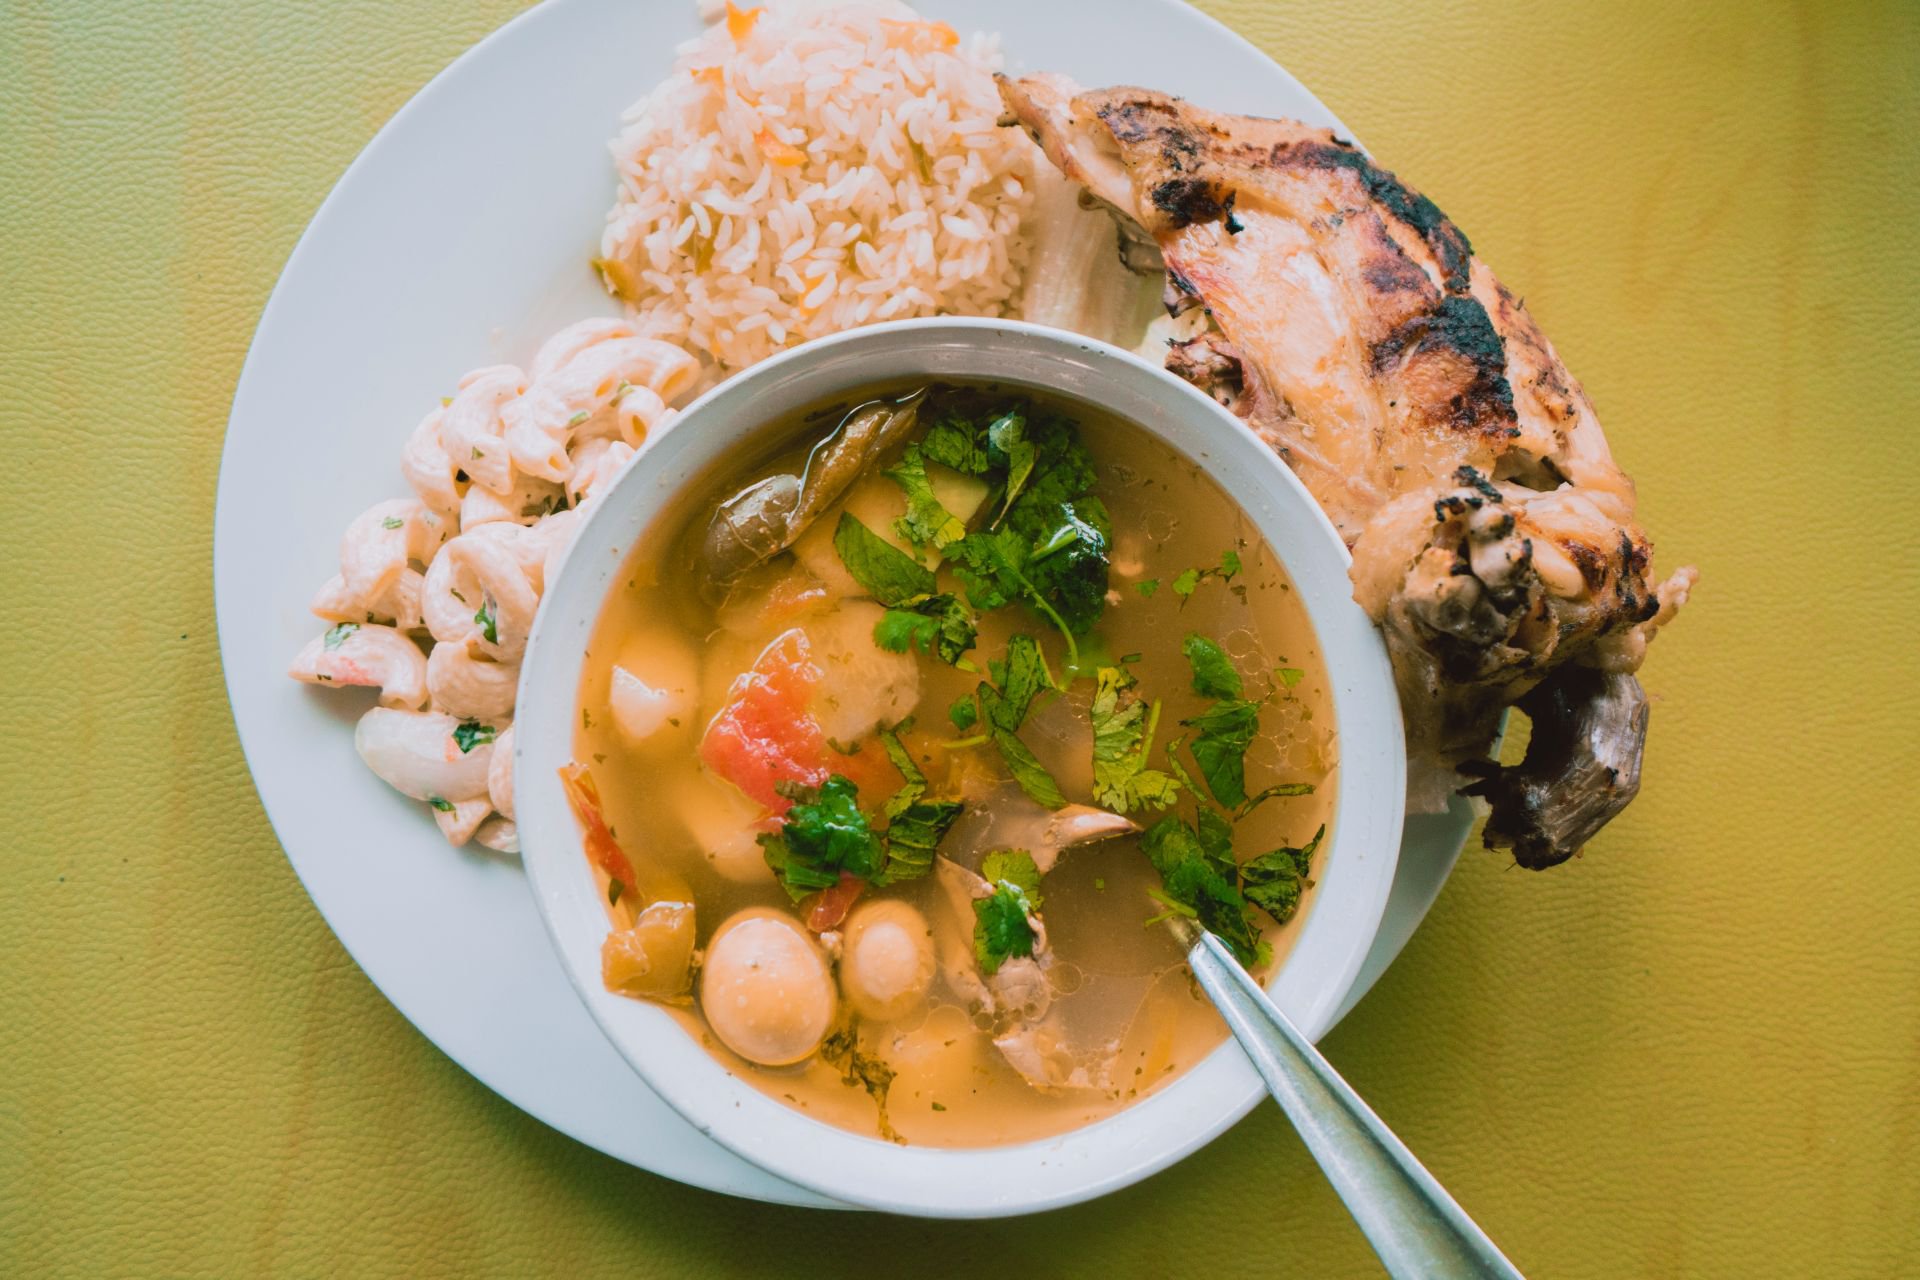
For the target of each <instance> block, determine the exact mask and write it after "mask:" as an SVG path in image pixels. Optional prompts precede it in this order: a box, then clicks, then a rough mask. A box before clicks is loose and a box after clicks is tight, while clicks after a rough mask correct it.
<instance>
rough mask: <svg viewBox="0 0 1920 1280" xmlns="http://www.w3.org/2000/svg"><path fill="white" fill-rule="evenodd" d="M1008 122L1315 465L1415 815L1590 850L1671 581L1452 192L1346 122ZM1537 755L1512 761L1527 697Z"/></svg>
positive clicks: (1247, 411) (1008, 85)
mask: <svg viewBox="0 0 1920 1280" xmlns="http://www.w3.org/2000/svg"><path fill="white" fill-rule="evenodd" d="M1000 87H1001V95H1002V97H1003V98H1004V99H1005V101H1006V105H1007V108H1008V115H1007V117H1006V119H1005V120H1004V121H1003V123H1008V124H1014V123H1017V124H1018V125H1020V126H1021V127H1023V128H1025V129H1026V130H1027V132H1028V133H1029V134H1031V135H1032V136H1033V138H1034V140H1035V141H1036V142H1038V143H1039V144H1040V146H1041V147H1042V149H1043V150H1044V151H1045V152H1046V154H1047V156H1048V158H1049V159H1050V160H1052V162H1053V163H1054V164H1055V165H1056V166H1057V167H1058V168H1059V169H1060V170H1061V171H1062V172H1063V173H1064V174H1066V176H1067V177H1069V178H1071V179H1074V180H1075V181H1077V182H1079V183H1081V184H1082V185H1083V186H1084V187H1085V188H1086V190H1087V192H1088V193H1089V194H1090V196H1091V197H1092V198H1093V199H1096V200H1099V201H1102V202H1104V203H1106V204H1107V205H1108V206H1110V207H1111V209H1112V210H1113V212H1114V213H1115V215H1116V217H1117V218H1118V219H1119V220H1120V222H1121V224H1122V236H1121V243H1122V257H1123V260H1125V261H1126V262H1127V263H1128V265H1130V266H1133V267H1135V268H1136V269H1152V270H1164V272H1165V278H1166V301H1167V309H1168V312H1169V314H1170V315H1172V316H1175V317H1180V318H1182V321H1183V325H1184V327H1183V328H1182V329H1181V331H1180V332H1179V333H1178V335H1177V336H1175V337H1172V338H1169V339H1168V350H1167V355H1166V364H1167V367H1168V368H1169V369H1170V370H1172V371H1173V372H1175V373H1176V374H1178V375H1180V376H1182V377H1184V378H1186V379H1188V380H1189V381H1192V382H1193V383H1194V384H1195V385H1197V386H1199V387H1200V388H1201V389H1203V390H1205V391H1207V392H1208V393H1209V394H1210V395H1212V396H1213V397H1214V398H1215V399H1217V400H1219V401H1220V402H1221V403H1222V404H1224V405H1226V406H1227V407H1228V408H1230V409H1231V410H1233V412H1234V413H1235V414H1237V415H1238V416H1239V417H1240V418H1241V419H1242V420H1244V421H1245V422H1246V424H1247V426H1248V427H1249V428H1250V429H1251V430H1253V431H1254V432H1255V433H1256V434H1258V435H1259V436H1260V437H1261V438H1262V439H1263V440H1265V441H1266V442H1267V443H1268V444H1270V445H1272V447H1273V448H1274V449H1275V450H1276V451H1277V452H1278V453H1279V454H1280V456H1281V457H1282V458H1284V459H1285V460H1286V461H1287V463H1288V464H1289V465H1290V466H1291V467H1292V468H1293V469H1294V471H1295V472H1296V473H1297V474H1298V475H1299V476H1300V478H1301V480H1303V481H1304V482H1305V483H1306V485H1307V488H1308V489H1309V490H1310V491H1311V492H1312V493H1313V495H1314V497H1315V498H1316V499H1317V500H1318V501H1319V503H1320V505H1321V507H1322V508H1323V509H1324V510H1325V511H1326V514H1327V516H1328V518H1329V519H1330V520H1332V522H1333V524H1334V527H1335V528H1336V529H1338V530H1339V531H1340V533H1341V535H1342V536H1343V537H1344V538H1345V539H1346V540H1347V543H1348V545H1349V546H1350V547H1351V548H1352V551H1353V570H1352V573H1353V584H1354V595H1355V598H1356V599H1357V600H1358V601H1359V602H1360V604H1361V605H1362V606H1364V607H1365V608H1366V610H1367V612H1368V613H1369V614H1370V615H1372V617H1373V618H1374V619H1375V620H1376V621H1377V622H1378V623H1379V624H1380V625H1381V627H1382V628H1383V630H1384V632H1385V635H1386V638H1387V644H1388V649H1389V652H1390V653H1391V655H1392V658H1393V666H1394V675H1395V679H1396V682H1397V683H1398V685H1399V691H1400V696H1401V701H1402V704H1403V706H1404V709H1405V712H1406V721H1407V736H1408V749H1409V753H1410V755H1411V756H1412V759H1413V764H1414V766H1415V767H1414V769H1413V770H1412V771H1411V776H1412V777H1413V779H1414V781H1413V782H1412V783H1411V784H1410V792H1409V802H1410V804H1412V805H1413V806H1414V807H1415V808H1418V809H1425V810H1433V809H1438V808H1441V807H1444V805H1445V803H1446V798H1447V796H1448V795H1449V794H1450V793H1451V792H1453V791H1454V790H1456V789H1459V790H1464V791H1465V792H1466V793H1468V794H1471V795H1478V796H1483V797H1485V798H1486V799H1487V800H1488V801H1489V802H1490V805H1491V810H1492V812H1491V816H1490V817H1489V819H1488V822H1487V825H1486V831H1485V838H1486V841H1487V843H1488V845H1489V846H1490V847H1494V848H1508V849H1511V850H1512V851H1513V856H1514V857H1515V859H1516V860H1517V861H1518V862H1519V863H1520V864H1521V865H1522V866H1527V867H1536V868H1538V867H1547V866H1552V865H1554V864H1556V863H1559V862H1563V861H1565V860H1566V859H1567V858H1569V857H1571V856H1573V855H1574V854H1575V853H1577V852H1578V851H1579V849H1580V848H1581V846H1582V845H1583V844H1585V843H1586V841H1587V840H1588V839H1589V838H1590V837H1591V836H1592V835H1593V834H1594V833H1595V832H1596V831H1598V830H1599V829H1600V827H1601V826H1602V825H1604V824H1605V823H1606V822H1607V821H1608V819H1610V818H1611V817H1612V816H1613V815H1614V814H1615V813H1618V812H1619V811H1620V810H1621V809H1622V808H1624V807H1625V805H1626V804H1627V802H1628V801H1630V800H1631V799H1632V798H1633V796H1634V794H1635V792H1636V791H1637V790H1638V787H1639V777H1640V759H1641V754H1642V750H1643V748H1644V744H1645V737H1646V725H1647V703H1646V698H1645V696H1644V694H1643V693H1642V692H1641V690H1640V686H1639V682H1638V680H1637V679H1636V678H1635V677H1634V674H1633V673H1634V671H1635V670H1636V669H1637V668H1638V667H1639V665H1640V662H1641V660H1642V658H1643V657H1644V656H1645V653H1646V647H1647V642H1648V640H1650V639H1651V638H1652V636H1653V634H1654V632H1655V631H1656V630H1658V628H1659V627H1660V626H1662V625H1663V624H1664V623H1665V622H1666V621H1667V620H1668V619H1669V618H1671V617H1672V615H1673V612H1674V610H1675V609H1677V608H1678V607H1679V606H1680V605H1681V604H1682V603H1684V602H1685V600H1686V597H1687V593H1688V590H1689V588H1690V587H1691V585H1692V583H1693V580H1694V573H1693V571H1692V570H1691V569H1682V570H1679V571H1678V572H1676V573H1674V574H1673V575H1672V576H1671V577H1669V578H1667V579H1666V580H1665V581H1664V582H1660V581H1656V579H1655V578H1654V576H1653V572H1652V547H1651V544H1650V543H1649V542H1648V540H1647V537H1646V534H1645V532H1644V531H1643V530H1642V529H1641V528H1640V526H1639V524H1638V523H1637V522H1636V521H1635V519H1634V492H1633V485H1632V483H1631V482H1630V481H1629V480H1628V479H1627V477H1626V476H1625V475H1624V474H1622V472H1621V471H1620V469H1619V468H1618V467H1617V466H1615V465H1614V462H1613V457H1612V455H1611V453H1610V451H1609V450H1608V448H1607V442H1606V438H1605V436H1604V435H1603V434H1602V433H1601V430H1600V423H1599V420H1598V419H1597V417H1596V416H1595V414H1594V409H1593V405H1592V403H1591V402H1590V401H1589V400H1588V399H1587V396H1586V393H1585V392H1584V391H1582V390H1581V388H1580V384H1579V383H1578V382H1576V381H1574V379H1573V377H1572V376H1571V375H1570V374H1569V373H1568V372H1567V370H1566V367H1565V366H1564V365H1563V364H1562V363H1561V362H1560V358H1559V357H1558V356H1557V355H1556V354H1555V353H1554V350H1553V345H1552V344H1551V343H1550V342H1548V341H1547V339H1546V337H1545V335H1543V334H1542V333H1541V332H1540V329H1539V327H1538V326H1537V325H1536V324H1535V323H1534V322H1533V318H1532V317H1531V316H1530V315H1528V314H1527V311H1526V309H1525V307H1524V306H1523V305H1522V304H1521V302H1520V301H1519V300H1518V299H1516V298H1515V297H1514V296H1513V295H1512V294H1510V293H1508V292H1507V290H1506V289H1504V288H1503V287H1501V285H1500V282H1499V281H1498V280H1496V279H1495V278H1494V275H1493V273H1492V271H1490V270H1489V269H1488V268H1487V266H1486V265H1485V264H1484V263H1482V262H1481V261H1479V260H1478V259H1477V258H1475V257H1474V256H1473V249H1472V246H1471V245H1470V244H1469V243H1468V241H1467V238H1466V236H1465V235H1464V234H1462V233H1461V231H1460V229H1459V228H1458V227H1456V226H1454V225H1453V223H1452V222H1451V221H1449V220H1448V219H1447V218H1446V216H1445V215H1444V214H1442V213H1441V212H1440V210H1439V209H1438V208H1436V207H1435V206H1434V204H1433V202H1432V201H1430V200H1428V199H1427V198H1426V197H1424V196H1422V195H1420V194H1419V193H1418V192H1416V191H1414V190H1412V189H1411V188H1409V187H1408V186H1407V185H1406V184H1404V183H1402V182H1401V181H1400V180H1399V179H1397V178H1395V177H1394V176H1393V175H1392V174H1391V173H1388V172H1386V171H1385V170H1383V169H1381V168H1379V167H1377V166H1376V165H1374V164H1373V162H1372V161H1371V160H1370V159H1369V158H1368V157H1367V156H1366V155H1365V154H1364V153H1363V152H1361V151H1360V150H1359V149H1358V148H1356V147H1355V146H1353V144H1351V143H1348V142H1343V141H1341V140H1340V139H1338V138H1336V137H1334V136H1333V135H1332V134H1331V133H1330V132H1329V131H1327V130H1325V129H1314V128H1309V127H1307V126H1306V125H1303V124H1299V123H1297V122H1293V121H1288V120H1265V119H1256V118H1252V117H1247V116H1231V115H1221V114H1216V113H1213V112H1208V111H1203V110H1200V109H1198V108H1196V107H1193V106H1191V105H1189V104H1188V103H1186V102H1183V101H1181V100H1180V99H1178V98H1172V97H1168V96H1167V95H1165V94H1161V93H1156V92H1153V91H1151V90H1146V89H1133V88H1113V89H1101V90H1094V91H1089V92H1082V91H1081V90H1080V89H1079V88H1078V87H1077V86H1075V85H1074V84H1072V83H1071V82H1070V81H1067V80H1065V79H1063V78H1061V77H1057V76H1049V75H1041V76H1030V77H1027V78H1025V79H1020V80H1011V79H1007V78H1005V77H1002V79H1001V86H1000ZM1510 705H1518V706H1520V707H1521V708H1522V709H1523V710H1525V711H1527V712H1528V713H1529V715H1530V716H1531V717H1532V719H1533V722H1534V733H1533V738H1532V740H1531V743H1530V746H1529V750H1528V753H1527V756H1526V759H1525V760H1524V761H1523V762H1522V763H1521V764H1520V765H1518V766H1516V767H1513V768H1510V769H1502V768H1501V767H1500V766H1499V765H1497V764H1495V763H1493V762H1492V761H1491V760H1489V759H1488V758H1487V753H1488V751H1489V748H1490V746H1491V743H1492V741H1493V738H1494V735H1495V733H1496V732H1497V730H1498V726H1499V723H1500V715H1501V712H1502V710H1503V709H1504V708H1505V707H1507V706H1510Z"/></svg>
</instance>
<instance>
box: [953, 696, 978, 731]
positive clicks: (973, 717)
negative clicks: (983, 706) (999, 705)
mask: <svg viewBox="0 0 1920 1280" xmlns="http://www.w3.org/2000/svg"><path fill="white" fill-rule="evenodd" d="M947 719H949V720H951V721H953V727H954V728H956V729H958V730H959V731H960V732H962V733H965V732H966V731H967V730H969V729H971V728H973V726H974V725H975V724H976V723H978V721H979V719H980V704H979V702H978V701H977V695H975V694H971V693H963V694H961V695H960V696H959V697H957V698H955V699H954V700H953V705H952V706H950V707H948V708H947Z"/></svg>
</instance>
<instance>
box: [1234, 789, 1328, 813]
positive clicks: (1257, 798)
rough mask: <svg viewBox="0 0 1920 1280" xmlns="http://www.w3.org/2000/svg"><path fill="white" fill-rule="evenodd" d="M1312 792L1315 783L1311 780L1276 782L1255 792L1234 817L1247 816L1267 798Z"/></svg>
mask: <svg viewBox="0 0 1920 1280" xmlns="http://www.w3.org/2000/svg"><path fill="white" fill-rule="evenodd" d="M1312 794H1313V784H1312V783H1311V782H1276V783H1274V784H1273V785H1272V786H1270V787H1267V788H1264V789H1263V790H1260V791H1258V792H1255V793H1254V794H1253V795H1252V796H1251V797H1249V798H1248V800H1247V802H1246V803H1245V804H1243V805H1241V806H1240V811H1239V812H1238V813H1236V814H1235V815H1234V817H1235V818H1236V819H1239V818H1244V817H1246V816H1247V815H1248V814H1250V813H1252V812H1253V811H1254V809H1256V808H1258V807H1259V805H1260V804H1261V802H1263V801H1266V800H1274V799H1279V798H1282V797H1286V796H1310V795H1312Z"/></svg>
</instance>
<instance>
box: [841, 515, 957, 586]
mask: <svg viewBox="0 0 1920 1280" xmlns="http://www.w3.org/2000/svg"><path fill="white" fill-rule="evenodd" d="M833 549H834V550H835V551H836V552H838V553H839V555H840V563H842V564H844V565H846V566H847V572H848V573H850V574H852V575H853V580H854V581H855V582H857V583H859V584H860V586H861V588H862V589H863V590H865V591H866V593H867V594H868V595H870V596H872V597H873V598H874V599H875V600H878V601H879V602H880V603H881V604H884V605H904V604H915V603H918V602H920V601H922V600H924V599H926V598H927V597H929V596H931V595H932V594H933V586H934V582H933V573H932V571H931V570H929V569H928V568H926V566H924V565H921V564H918V563H916V562H915V561H914V558H913V557H912V556H910V555H908V554H907V553H906V552H904V551H902V550H900V548H898V547H896V546H894V545H893V544H892V543H890V542H888V541H887V540H886V539H884V538H882V537H881V536H880V535H879V534H877V533H875V532H874V531H873V530H871V529H869V528H867V526H866V525H864V524H861V523H860V521H859V520H858V519H856V518H855V517H854V516H853V515H852V514H851V513H850V512H845V511H843V512H841V513H840V523H839V524H838V525H837V526H835V528H834V531H833Z"/></svg>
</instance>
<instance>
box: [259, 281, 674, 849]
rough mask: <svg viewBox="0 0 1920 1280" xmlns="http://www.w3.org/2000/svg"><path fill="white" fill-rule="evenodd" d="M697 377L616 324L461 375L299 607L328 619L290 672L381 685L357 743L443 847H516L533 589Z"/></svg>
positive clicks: (667, 348)
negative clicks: (406, 492)
mask: <svg viewBox="0 0 1920 1280" xmlns="http://www.w3.org/2000/svg"><path fill="white" fill-rule="evenodd" d="M699 376H700V370H699V365H698V363H697V362H696V361H695V359H694V358H693V357H692V356H690V355H688V354H687V353H686V352H684V351H682V350H681V349H680V348H678V347H675V346H672V345H670V344H668V343H665V342H659V341H656V340H654V339H651V338H643V337H639V336H637V335H636V333H635V331H634V328H633V326H632V325H630V324H629V323H627V322H626V321H624V320H613V319H594V320H583V321H581V322H580V323H578V324H575V325H571V326H569V327H568V328H565V329H562V330H561V331H560V332H559V333H556V334H555V335H553V337H551V338H549V339H548V340H547V342H546V344H545V345H544V346H542V347H541V348H540V350H539V352H538V354H537V355H535V357H534V360H533V364H532V365H531V366H530V367H529V368H528V369H527V370H525V371H524V372H523V371H522V370H520V369H518V368H516V367H514V366H512V365H491V366H488V367H486V368H483V369H475V370H474V371H473V372H471V373H469V374H467V375H466V377H464V378H462V379H461V380H460V385H459V387H458V388H457V389H456V391H455V393H454V394H453V395H452V396H450V397H448V398H446V399H444V400H442V401H441V402H440V405H439V407H437V408H435V409H434V410H433V411H432V412H430V413H429V414H427V416H426V417H425V418H424V419H422V420H421V422H420V425H419V426H418V427H416V428H414V431H413V434H412V435H411V436H410V437H409V438H408V440H407V442H406V445H405V447H404V448H403V449H402V450H401V453H400V470H401V473H402V474H403V475H404V476H405V477H406V480H407V484H408V485H409V487H411V488H412V490H413V493H414V496H413V497H411V498H390V499H388V500H386V501H383V502H377V503H375V504H374V505H373V506H371V507H369V508H368V509H367V510H366V511H364V512H362V513H361V514H360V516H359V517H358V518H356V519H355V520H354V521H353V522H352V523H351V524H349V525H348V526H347V531H346V534H345V536H344V537H342V538H341V540H340V572H339V573H337V574H335V575H334V576H333V577H332V578H330V579H328V580H327V582H326V584H325V585H324V586H322V587H321V588H320V590H319V592H318V594H316V595H315V596H314V598H313V604H312V606H311V607H312V610H313V612H314V614H315V616H317V617H319V618H320V619H321V620H322V621H324V622H328V623H331V624H332V625H331V626H330V627H329V628H328V629H327V630H326V631H325V632H324V633H323V634H321V635H319V636H316V637H315V638H314V639H313V640H312V641H310V642H309V643H308V644H307V646H306V647H305V648H303V649H302V650H301V651H300V652H299V654H298V655H297V656H295V658H294V660H293V663H292V665H291V666H290V667H288V669H287V674H288V675H290V676H292V677H293V678H294V679H295V680H300V681H304V682H306V683H309V684H317V685H324V686H327V687H329V688H339V687H343V686H360V687H368V688H377V689H379V690H380V699H379V705H378V706H376V707H374V708H372V709H371V710H369V711H368V712H367V713H366V714H365V715H364V716H362V717H361V718H360V722H359V725H358V727H357V728H356V729H355V731H354V746H355V748H356V749H357V750H358V751H359V752H360V757H361V759H362V760H364V761H366V763H367V767H368V768H370V769H372V770H373V771H374V772H375V773H376V774H378V775H379V776H380V777H381V778H382V779H384V780H385V781H386V782H387V783H388V784H389V785H391V786H392V787H394V788H395V789H396V790H398V791H400V792H401V793H402V794H404V795H407V796H411V797H412V798H413V799H415V800H420V801H424V802H425V803H426V804H427V805H428V806H429V807H430V808H431V809H432V811H433V820H434V822H435V823H437V824H438V825H439V827H440V831H441V833H442V834H443V835H445V836H446V838H447V840H448V842H449V843H451V844H454V845H464V844H466V843H467V842H468V841H469V840H473V841H477V842H478V843H480V844H482V845H485V846H486V847H488V848H490V849H497V850H500V851H502V852H507V853H517V852H518V851H519V838H518V833H517V832H516V830H515V828H514V823H513V704H514V696H515V691H516V689H517V687H518V685H519V680H520V658H521V655H522V654H523V653H524V652H525V650H526V646H527V633H528V632H529V631H530V630H531V629H532V627H533V616H534V612H535V611H536V610H537V609H538V608H539V604H540V596H541V593H542V592H543V591H544V589H545V586H546V583H547V582H548V580H549V579H550V578H551V577H552V576H553V575H554V574H556V573H557V572H559V568H560V564H561V562H562V561H563V560H564V559H565V558H566V554H567V548H568V547H569V546H570V545H571V543H572V541H573V535H574V532H575V529H576V528H577V526H578V523H579V519H580V510H581V507H582V506H583V505H584V504H585V503H586V502H588V501H590V500H591V498H592V496H593V494H594V492H595V491H596V490H598V489H599V488H600V487H601V486H602V485H604V484H607V483H608V482H610V481H611V480H612V479H613V477H614V476H615V475H617V474H618V473H619V471H620V470H621V468H622V467H624V466H625V465H626V463H627V461H628V460H629V459H631V458H632V457H633V455H634V452H635V450H636V449H638V448H639V446H640V445H641V443H642V442H643V441H644V440H645V439H646V437H647V433H648V432H649V431H651V430H653V429H655V428H657V427H659V426H661V425H663V424H664V423H665V421H666V420H667V419H668V418H669V417H671V415H672V413H673V411H672V410H671V409H670V408H668V405H669V404H671V403H672V402H673V401H674V400H675V399H677V398H679V397H680V396H681V395H683V394H684V393H686V392H687V391H689V390H691V389H692V388H693V386H694V384H695V383H696V381H698V379H699Z"/></svg>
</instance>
